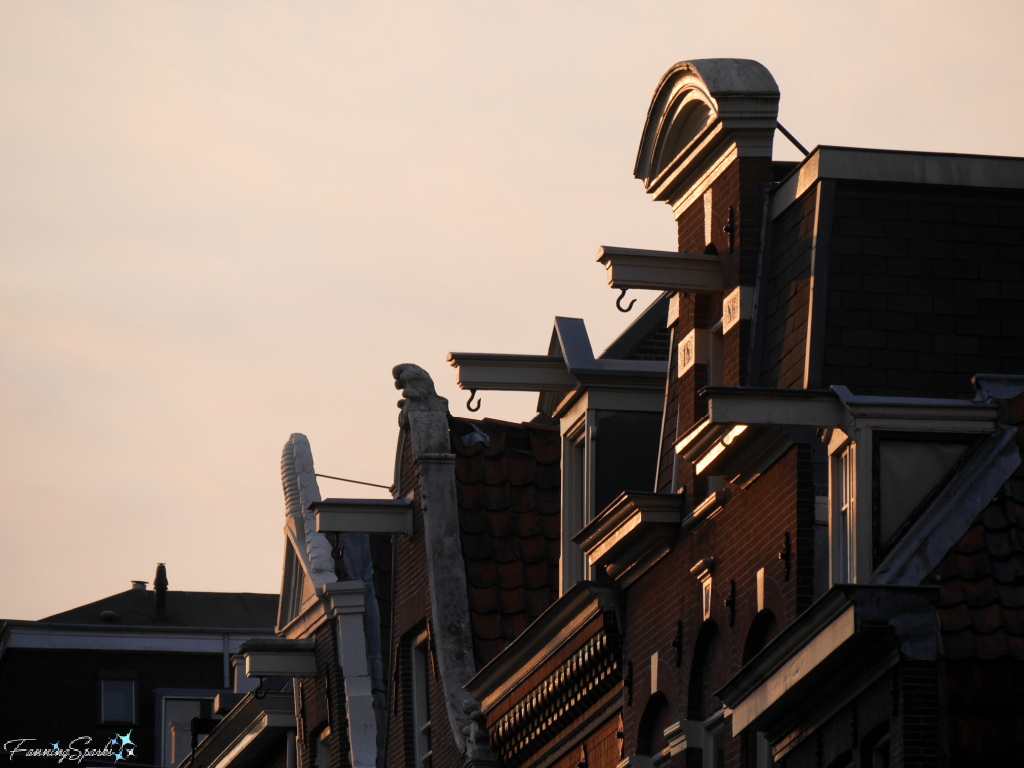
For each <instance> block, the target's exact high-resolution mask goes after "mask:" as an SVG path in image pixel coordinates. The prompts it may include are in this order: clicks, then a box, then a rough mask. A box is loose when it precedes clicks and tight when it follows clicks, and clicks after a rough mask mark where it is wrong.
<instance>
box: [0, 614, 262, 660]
mask: <svg viewBox="0 0 1024 768" xmlns="http://www.w3.org/2000/svg"><path fill="white" fill-rule="evenodd" d="M272 635H273V630H272V629H266V630H259V629H247V630H241V631H239V630H237V629H223V630H215V629H212V628H211V629H204V630H197V629H195V628H188V627H182V628H177V627H167V628H152V627H124V626H118V627H110V628H106V627H93V626H83V625H79V624H43V623H40V622H7V624H6V625H5V627H4V630H3V635H2V636H0V656H2V655H3V654H4V653H5V652H6V651H7V649H8V648H36V649H61V650H88V651H156V652H161V653H216V654H222V653H223V652H224V638H225V637H227V638H228V650H229V652H230V653H237V652H238V648H239V646H241V644H242V643H244V642H246V641H247V640H251V639H253V638H258V637H266V636H272Z"/></svg>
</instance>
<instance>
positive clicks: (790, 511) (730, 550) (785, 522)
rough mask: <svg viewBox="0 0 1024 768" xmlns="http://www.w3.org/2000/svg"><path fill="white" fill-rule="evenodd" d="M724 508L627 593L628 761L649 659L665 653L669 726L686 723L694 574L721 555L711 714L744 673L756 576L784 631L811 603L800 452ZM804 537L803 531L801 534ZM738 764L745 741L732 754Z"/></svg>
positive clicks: (694, 628) (807, 498) (810, 503)
mask: <svg viewBox="0 0 1024 768" xmlns="http://www.w3.org/2000/svg"><path fill="white" fill-rule="evenodd" d="M726 493H727V498H728V501H727V503H726V505H725V507H724V508H723V509H722V510H721V511H720V512H719V513H718V514H717V515H715V516H713V517H712V518H711V519H710V520H709V521H708V522H707V523H705V524H704V525H703V526H702V527H700V528H699V529H697V530H696V531H695V532H694V533H693V534H691V535H690V536H688V537H687V538H685V539H683V540H682V541H680V542H679V543H678V544H676V546H675V548H674V549H673V550H672V551H671V552H670V553H669V554H668V555H666V556H665V558H663V559H662V560H661V561H660V562H658V563H657V564H656V565H655V566H654V567H653V568H652V569H651V570H650V571H649V572H648V573H646V574H645V575H644V576H643V577H642V578H641V579H640V580H639V581H638V582H637V583H635V584H634V585H632V586H631V587H630V588H629V590H628V592H627V598H626V600H627V619H626V626H627V627H628V628H629V630H628V634H627V637H626V639H625V647H624V655H623V658H624V659H625V661H627V662H630V661H631V662H632V664H633V674H634V687H633V704H632V705H631V706H625V708H624V720H625V742H626V754H633V753H634V752H635V750H636V742H637V726H638V722H639V719H640V716H641V713H642V712H643V710H644V706H645V705H646V703H647V701H648V699H649V698H650V696H651V680H650V657H651V655H652V654H653V653H655V652H657V653H658V656H659V685H658V687H659V690H660V691H661V692H662V693H664V694H665V695H666V696H667V697H668V700H669V705H670V707H671V709H672V711H671V714H670V721H674V720H676V719H685V718H686V717H687V714H688V713H687V693H688V687H689V683H690V680H689V678H690V672H691V664H692V656H693V652H694V648H695V645H696V642H697V636H698V633H699V632H700V630H701V626H702V622H703V617H702V605H701V603H702V591H701V584H700V582H699V581H698V580H697V579H696V577H694V576H692V575H691V574H690V568H691V567H692V566H693V565H694V564H695V563H696V562H697V561H699V560H701V559H703V558H706V557H714V558H715V567H714V572H713V578H712V585H713V600H712V614H711V616H712V620H713V621H714V622H715V624H716V625H717V637H716V639H715V640H714V642H713V643H712V645H711V650H710V663H709V670H710V671H709V672H708V679H707V681H706V684H705V692H706V693H707V697H706V699H705V703H704V710H705V712H713V711H715V710H717V709H718V707H719V706H720V702H719V701H718V700H717V699H715V698H714V697H713V695H712V694H713V693H714V691H716V690H718V688H719V687H721V686H722V685H723V684H724V683H725V682H726V681H727V680H728V679H729V678H730V677H732V676H733V675H734V674H735V673H736V672H738V671H739V669H740V667H741V666H742V656H743V646H744V643H745V641H746V638H747V633H748V632H749V629H750V626H751V624H752V622H753V619H754V617H755V615H756V613H757V592H756V590H757V570H758V569H759V568H762V567H763V568H764V569H765V592H766V606H767V607H768V608H769V609H770V610H771V611H772V612H773V613H774V615H775V617H776V620H777V627H778V629H779V630H781V629H782V628H784V627H785V626H787V625H788V624H789V623H791V622H792V621H793V620H794V619H795V618H796V616H797V615H798V613H799V612H800V611H802V610H804V609H805V608H806V607H807V606H808V605H809V604H810V601H811V596H812V589H813V585H812V575H813V559H814V554H813V550H812V543H813V542H812V538H811V530H812V528H813V514H814V499H813V488H812V487H811V485H810V454H809V450H808V449H807V448H806V447H803V446H794V447H793V448H792V449H791V450H790V451H789V452H788V453H787V454H786V455H785V456H783V457H782V458H781V459H780V460H779V461H778V462H777V463H776V464H775V465H773V466H772V467H771V468H770V469H769V470H768V471H767V472H766V473H765V474H764V475H762V476H761V477H760V478H758V479H757V480H756V481H755V482H754V483H753V484H752V485H750V486H749V487H748V488H747V490H746V491H743V490H741V489H739V488H738V487H735V486H731V485H727V486H726ZM805 531H806V533H805ZM787 532H788V533H789V534H790V538H791V542H792V545H791V546H792V549H793V555H792V557H793V560H792V566H793V567H792V570H791V575H790V578H789V580H788V581H787V580H786V578H785V573H784V566H783V563H782V562H780V560H779V559H778V553H779V550H780V549H781V548H782V544H783V541H784V536H783V535H784V534H785V533H787ZM733 580H735V582H736V616H735V626H733V627H730V626H729V620H728V610H727V609H726V608H725V607H724V606H723V601H724V599H725V598H726V596H727V595H728V594H729V590H730V582H731V581H733ZM677 621H682V622H683V654H682V660H681V664H680V666H678V667H677V666H676V650H675V649H674V648H673V647H672V641H673V640H674V639H675V632H676V622H677ZM729 750H730V755H733V756H732V757H730V761H729V764H730V765H736V764H737V763H736V762H735V761H736V760H737V759H738V755H739V740H738V739H736V740H733V743H731V744H730V747H729Z"/></svg>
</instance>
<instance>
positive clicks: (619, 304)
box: [615, 288, 636, 312]
mask: <svg viewBox="0 0 1024 768" xmlns="http://www.w3.org/2000/svg"><path fill="white" fill-rule="evenodd" d="M628 290H629V289H628V288H623V289H622V293H620V294H619V298H617V299H616V300H615V308H616V309H617V310H619V312H629V310H631V309H632V308H633V305H634V304H636V299H633V300H632V301H631V302H629V306H628V307H626V308H625V309H623V308H622V300H623V299H624V298H626V291H628Z"/></svg>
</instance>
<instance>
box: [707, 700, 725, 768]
mask: <svg viewBox="0 0 1024 768" xmlns="http://www.w3.org/2000/svg"><path fill="white" fill-rule="evenodd" d="M704 768H725V719H724V718H723V717H722V712H721V711H719V712H716V713H715V714H714V715H713V716H712V717H710V718H708V721H707V722H706V723H705V725H704Z"/></svg>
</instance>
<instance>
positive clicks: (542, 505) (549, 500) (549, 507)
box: [537, 488, 562, 515]
mask: <svg viewBox="0 0 1024 768" xmlns="http://www.w3.org/2000/svg"><path fill="white" fill-rule="evenodd" d="M537 511H539V512H540V513H541V514H542V515H558V514H561V512H562V495H561V492H560V489H558V488H544V489H538V490H537Z"/></svg>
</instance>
